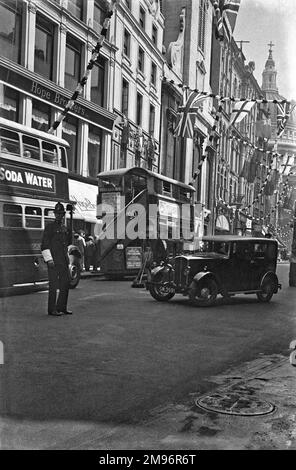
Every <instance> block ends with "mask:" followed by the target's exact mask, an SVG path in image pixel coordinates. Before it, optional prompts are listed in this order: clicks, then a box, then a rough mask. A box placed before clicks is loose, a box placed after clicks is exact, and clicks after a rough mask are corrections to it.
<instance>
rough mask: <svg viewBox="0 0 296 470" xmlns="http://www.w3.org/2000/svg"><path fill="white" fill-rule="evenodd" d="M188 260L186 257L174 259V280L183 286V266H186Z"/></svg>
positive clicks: (184, 275)
mask: <svg viewBox="0 0 296 470" xmlns="http://www.w3.org/2000/svg"><path fill="white" fill-rule="evenodd" d="M187 265H188V261H187V259H186V258H182V257H180V258H176V259H175V282H176V284H177V286H184V285H185V284H186V274H184V270H185V268H187Z"/></svg>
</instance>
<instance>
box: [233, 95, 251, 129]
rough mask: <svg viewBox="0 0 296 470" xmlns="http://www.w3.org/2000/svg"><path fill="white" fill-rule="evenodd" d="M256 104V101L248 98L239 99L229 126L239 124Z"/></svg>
mask: <svg viewBox="0 0 296 470" xmlns="http://www.w3.org/2000/svg"><path fill="white" fill-rule="evenodd" d="M254 104H255V101H248V100H242V101H238V102H237V103H235V105H234V108H233V110H232V111H231V117H230V123H229V126H231V125H234V124H238V123H239V122H240V121H242V120H243V119H244V118H245V117H246V116H248V114H250V111H251V109H252V108H253V106H254Z"/></svg>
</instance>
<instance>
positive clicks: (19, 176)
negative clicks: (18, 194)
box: [0, 163, 55, 193]
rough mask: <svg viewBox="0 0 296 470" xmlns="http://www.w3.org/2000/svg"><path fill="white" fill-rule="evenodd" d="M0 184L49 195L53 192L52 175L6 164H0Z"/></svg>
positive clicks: (53, 181)
mask: <svg viewBox="0 0 296 470" xmlns="http://www.w3.org/2000/svg"><path fill="white" fill-rule="evenodd" d="M0 184H6V185H15V186H21V187H24V188H27V189H32V190H38V191H45V192H49V193H53V192H55V176H54V175H52V174H50V173H44V172H43V171H36V170H29V169H26V168H23V167H21V166H16V165H8V164H6V163H1V164H0Z"/></svg>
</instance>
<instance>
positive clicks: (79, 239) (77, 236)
mask: <svg viewBox="0 0 296 470" xmlns="http://www.w3.org/2000/svg"><path fill="white" fill-rule="evenodd" d="M83 235H84V232H83V230H79V232H76V233H74V240H73V243H74V245H75V246H77V248H78V250H79V252H80V254H81V258H80V268H81V270H82V271H83V270H84V269H85V266H84V262H85V239H84V236H83Z"/></svg>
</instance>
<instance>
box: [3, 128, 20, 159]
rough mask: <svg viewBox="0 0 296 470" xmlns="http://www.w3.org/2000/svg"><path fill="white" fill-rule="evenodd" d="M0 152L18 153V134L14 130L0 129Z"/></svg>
mask: <svg viewBox="0 0 296 470" xmlns="http://www.w3.org/2000/svg"><path fill="white" fill-rule="evenodd" d="M0 139H1V140H0V142H1V152H3V153H12V154H14V155H19V154H20V143H19V136H18V134H17V133H16V132H11V131H8V130H6V129H0Z"/></svg>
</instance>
